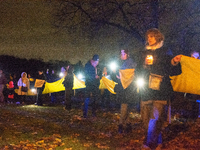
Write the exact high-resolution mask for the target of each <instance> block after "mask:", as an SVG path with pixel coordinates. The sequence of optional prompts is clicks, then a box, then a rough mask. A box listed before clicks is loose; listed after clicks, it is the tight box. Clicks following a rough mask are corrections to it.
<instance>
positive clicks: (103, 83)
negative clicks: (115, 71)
mask: <svg viewBox="0 0 200 150" xmlns="http://www.w3.org/2000/svg"><path fill="white" fill-rule="evenodd" d="M116 84H117V83H116V82H114V81H112V80H109V79H107V78H106V77H102V79H101V80H100V85H99V89H108V91H110V92H111V93H112V94H116V93H115V91H114V88H115V85H116Z"/></svg>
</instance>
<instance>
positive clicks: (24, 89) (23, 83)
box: [17, 72, 30, 104]
mask: <svg viewBox="0 0 200 150" xmlns="http://www.w3.org/2000/svg"><path fill="white" fill-rule="evenodd" d="M17 85H18V87H19V89H18V95H19V97H20V103H21V104H22V103H24V102H25V101H26V95H27V94H28V89H29V88H30V82H29V79H28V78H27V73H26V72H22V74H21V78H20V79H19V80H18V82H17Z"/></svg>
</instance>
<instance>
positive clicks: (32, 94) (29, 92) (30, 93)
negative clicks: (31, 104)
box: [14, 89, 37, 96]
mask: <svg viewBox="0 0 200 150" xmlns="http://www.w3.org/2000/svg"><path fill="white" fill-rule="evenodd" d="M14 91H15V93H18V89H15V90H14ZM36 94H37V91H35V92H33V91H32V90H31V89H28V93H27V95H28V96H34V95H36Z"/></svg>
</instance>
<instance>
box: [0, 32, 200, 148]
mask: <svg viewBox="0 0 200 150" xmlns="http://www.w3.org/2000/svg"><path fill="white" fill-rule="evenodd" d="M145 38H146V45H145V46H144V51H141V54H140V56H141V57H140V58H139V61H135V60H133V58H131V57H130V55H129V53H130V52H129V51H128V50H127V49H122V50H120V51H119V54H120V57H119V67H118V69H115V70H112V72H110V79H111V80H113V81H114V82H116V83H117V84H116V85H115V88H114V91H115V92H116V97H115V98H116V99H118V102H119V103H120V119H119V125H118V132H119V133H120V134H122V133H124V134H126V133H130V132H131V131H132V125H131V123H130V122H129V116H128V114H129V103H130V102H133V101H137V99H138V98H139V99H140V101H139V102H141V103H140V106H141V107H140V112H141V117H142V121H143V125H144V128H145V129H146V136H145V139H144V145H143V147H142V149H156V148H157V147H159V144H161V143H162V134H161V130H162V127H163V124H164V122H165V121H166V120H168V122H169V123H170V118H171V116H170V101H171V99H172V96H173V88H172V85H171V82H170V78H169V76H174V75H179V74H181V65H180V60H181V55H177V56H175V57H173V56H171V55H168V53H167V50H168V48H167V47H166V46H165V45H164V36H163V34H162V33H161V32H160V31H159V30H158V29H156V28H153V29H149V30H148V31H147V32H146V37H145ZM197 55H198V56H197ZM191 56H192V57H194V58H196V57H199V53H198V52H194V53H192V54H191ZM99 61H100V58H99V55H98V54H95V55H94V56H93V57H92V58H91V59H90V60H89V61H88V62H87V63H86V64H85V85H86V88H85V98H84V106H83V117H84V118H87V117H88V109H89V108H90V107H89V106H91V109H92V110H91V111H92V116H93V117H96V110H97V108H98V107H97V102H98V100H99V95H100V92H101V91H100V90H99V84H100V79H101V77H102V76H108V72H107V68H106V66H104V68H103V71H102V73H101V74H99V72H100V71H99V70H98V67H97V66H98V64H99ZM64 69H65V72H64V77H65V80H64V82H63V85H64V87H65V105H66V109H68V110H70V109H71V108H72V102H71V100H72V96H73V90H72V88H73V80H74V76H73V72H74V68H73V66H72V65H67V66H65V67H64ZM51 71H52V74H53V70H51ZM127 72H128V73H129V74H130V75H129V76H128V78H124V74H126V73H127ZM138 76H140V77H141V76H142V77H143V79H144V80H145V83H146V84H145V85H144V87H143V88H140V89H139V92H138V87H137V86H136V84H134V83H135V82H134V80H135V79H136V78H137V77H138ZM36 79H38V82H39V81H40V80H41V81H43V82H41V84H40V85H38V86H37V99H36V105H38V106H42V105H43V101H42V91H43V89H44V87H45V83H44V82H45V81H47V82H54V81H56V79H55V78H52V76H50V75H49V74H48V73H46V76H45V74H44V73H43V70H38V75H37V76H36ZM130 79H131V80H130ZM124 80H127V81H128V82H126V84H125V83H124ZM8 83H9V84H8V85H9V86H8V89H9V94H8V98H9V101H11V100H12V99H15V98H16V97H17V99H18V100H20V103H24V102H25V101H26V95H27V91H28V89H30V81H29V79H28V77H27V73H26V72H22V74H21V78H20V79H19V80H18V81H17V83H16V79H14V77H11V78H10V81H9V82H8ZM6 84H7V81H6V78H5V76H4V75H3V72H2V70H0V101H1V102H3V99H4V97H3V89H4V86H5V85H6ZM16 86H17V87H18V94H17V95H16V94H15V92H14V91H13V90H14V89H15V88H16ZM101 94H102V97H101V99H102V103H103V107H105V106H107V105H109V95H110V93H109V91H108V90H106V89H105V90H104V91H103V93H101ZM15 96H16V97H15ZM51 96H52V98H53V96H54V93H51ZM54 101H55V100H54V99H52V102H54Z"/></svg>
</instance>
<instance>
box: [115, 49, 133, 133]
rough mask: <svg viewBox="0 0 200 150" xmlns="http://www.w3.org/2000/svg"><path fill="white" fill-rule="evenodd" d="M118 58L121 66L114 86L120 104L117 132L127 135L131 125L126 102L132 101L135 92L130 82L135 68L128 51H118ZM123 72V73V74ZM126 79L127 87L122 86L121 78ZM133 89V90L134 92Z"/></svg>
mask: <svg viewBox="0 0 200 150" xmlns="http://www.w3.org/2000/svg"><path fill="white" fill-rule="evenodd" d="M120 58H121V66H120V68H119V69H120V71H119V75H117V78H118V79H119V81H118V85H116V92H117V94H118V99H119V100H120V102H121V108H120V120H119V126H118V132H119V133H123V132H125V133H129V132H131V130H132V127H131V124H130V122H129V120H128V118H129V116H128V115H129V113H128V102H130V100H131V101H134V100H135V99H134V98H135V97H134V92H135V91H136V88H135V87H134V85H133V83H132V81H133V76H134V69H135V67H136V63H135V62H134V61H133V59H132V58H130V57H129V51H128V50H121V51H120ZM127 71H128V72H127ZM123 72H124V73H123ZM122 73H123V74H127V73H128V74H131V75H128V76H126V77H128V78H126V77H125V76H123V75H122ZM124 77H125V78H126V79H128V80H129V81H130V82H129V84H127V85H124V84H123V81H124V80H123V78H124ZM134 89H135V90H134Z"/></svg>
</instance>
